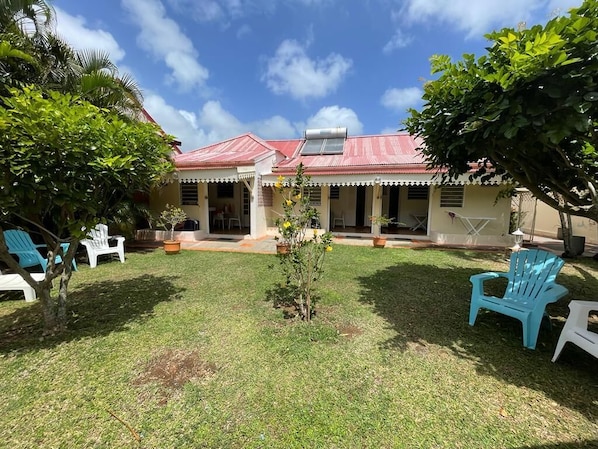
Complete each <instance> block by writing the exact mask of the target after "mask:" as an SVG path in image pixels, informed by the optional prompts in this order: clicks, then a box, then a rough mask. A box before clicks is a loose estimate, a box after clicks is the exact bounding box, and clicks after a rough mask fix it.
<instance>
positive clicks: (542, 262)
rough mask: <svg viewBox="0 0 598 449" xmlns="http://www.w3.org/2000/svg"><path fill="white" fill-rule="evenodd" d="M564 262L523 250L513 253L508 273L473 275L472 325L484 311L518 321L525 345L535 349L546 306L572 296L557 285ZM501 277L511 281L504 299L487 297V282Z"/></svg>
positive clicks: (470, 322)
mask: <svg viewBox="0 0 598 449" xmlns="http://www.w3.org/2000/svg"><path fill="white" fill-rule="evenodd" d="M564 263H565V261H564V260H563V259H561V258H560V257H558V256H555V255H554V254H552V253H549V252H547V251H542V250H528V251H526V250H522V251H518V252H513V254H511V262H510V267H509V272H508V273H497V272H489V273H481V274H475V275H473V276H471V277H470V278H469V280H470V281H471V283H472V284H473V287H472V291H471V304H470V308H469V325H470V326H473V325H474V324H475V320H476V317H477V315H478V310H479V309H480V308H484V309H488V310H492V311H494V312H498V313H502V314H503V315H507V316H510V317H513V318H517V319H518V320H520V321H521V323H522V324H523V346H525V347H526V348H529V349H535V348H536V342H537V340H538V333H539V332H540V325H541V323H542V318H543V316H544V315H545V313H546V312H545V308H546V305H547V304H550V303H552V302H555V301H557V300H558V299H560V298H562V297H563V296H565V295H566V294H567V293H568V290H567V289H566V288H565V287H563V286H562V285H560V284H557V283H556V282H555V279H556V277H557V275H558V274H559V271H560V270H561V268H562V267H563V265H564ZM499 277H504V278H507V279H508V283H507V287H506V290H505V293H504V295H503V297H502V298H498V297H496V296H487V295H486V294H485V293H484V282H485V281H487V280H489V279H496V278H499Z"/></svg>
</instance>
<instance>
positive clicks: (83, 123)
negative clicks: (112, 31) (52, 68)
mask: <svg viewBox="0 0 598 449" xmlns="http://www.w3.org/2000/svg"><path fill="white" fill-rule="evenodd" d="M10 93H11V95H12V96H10V97H6V98H3V101H4V104H5V107H4V108H0V167H1V169H2V178H1V179H2V182H1V183H0V209H1V210H2V213H3V216H2V226H5V225H6V224H8V223H12V224H14V223H15V222H17V221H19V222H20V223H21V224H24V225H25V226H26V227H27V228H28V229H35V230H41V232H42V235H43V237H44V240H45V241H46V243H47V244H48V248H49V249H50V251H51V252H54V253H58V252H60V251H61V249H60V243H64V242H70V243H71V245H70V248H69V251H68V253H67V254H63V259H64V262H65V263H64V264H62V265H60V266H55V265H54V264H53V263H50V264H49V268H48V272H47V274H46V279H47V281H48V282H47V283H46V284H44V285H37V286H36V287H35V288H36V291H38V294H39V296H40V298H41V299H42V302H43V303H44V307H45V309H46V312H47V311H48V310H51V311H54V312H52V313H49V312H48V313H47V315H46V327H49V328H55V327H58V328H61V327H63V326H64V325H65V323H64V322H61V320H62V318H63V317H64V310H61V308H60V307H58V304H62V303H63V302H64V303H65V299H66V285H64V291H63V284H65V283H66V284H68V279H69V278H70V262H71V261H72V258H73V256H74V252H75V250H76V247H77V244H78V242H79V239H80V238H82V237H83V236H84V234H85V231H84V229H85V228H87V229H89V228H91V227H93V226H95V224H97V223H98V222H99V221H101V220H103V219H106V217H109V216H110V211H111V210H112V209H113V208H114V207H115V206H116V205H118V204H119V203H120V202H121V201H122V200H123V198H126V197H128V196H131V195H132V193H133V192H134V191H137V190H148V189H149V188H150V187H152V186H153V185H155V184H156V183H157V182H160V180H161V179H163V177H164V175H165V174H166V173H168V172H169V171H171V170H172V169H173V165H172V162H171V160H170V157H169V156H170V152H171V147H170V146H169V145H168V142H167V140H168V139H169V137H168V136H166V137H164V136H162V135H161V134H160V133H159V130H158V128H157V127H156V126H155V125H153V124H150V123H141V122H131V121H128V120H124V119H123V118H122V117H121V116H120V115H118V114H117V113H116V112H111V111H109V110H105V109H100V108H98V107H96V106H94V105H92V104H90V103H89V102H86V101H84V100H81V99H80V98H78V97H76V96H73V95H70V94H66V95H65V94H61V93H58V92H51V91H50V92H45V93H43V92H42V91H41V90H39V89H36V88H32V87H26V88H24V89H23V90H17V89H13V90H11V92H10ZM2 226H0V231H2ZM2 240H3V239H2ZM2 243H3V242H0V248H1V251H0V256H1V257H2V260H3V261H5V262H6V263H7V264H8V265H9V266H10V267H11V268H12V269H14V270H15V271H17V272H19V273H22V274H23V275H24V276H25V277H26V278H27V275H26V272H25V271H24V270H22V269H20V267H18V265H17V264H16V262H15V261H14V260H12V258H11V257H10V256H9V255H8V253H7V252H6V251H5V248H4V245H3V244H2ZM50 262H53V258H52V257H50ZM63 274H64V275H63ZM60 275H63V276H62V277H61V288H60V290H61V292H60V294H61V295H64V298H62V299H60V298H57V299H56V300H53V299H52V298H50V297H49V282H50V281H51V280H52V279H53V278H56V277H58V276H60ZM44 290H47V291H44ZM42 291H44V292H42ZM59 309H60V310H59ZM57 313H58V315H57ZM48 317H53V318H54V319H53V321H52V319H51V318H48ZM48 320H50V322H48Z"/></svg>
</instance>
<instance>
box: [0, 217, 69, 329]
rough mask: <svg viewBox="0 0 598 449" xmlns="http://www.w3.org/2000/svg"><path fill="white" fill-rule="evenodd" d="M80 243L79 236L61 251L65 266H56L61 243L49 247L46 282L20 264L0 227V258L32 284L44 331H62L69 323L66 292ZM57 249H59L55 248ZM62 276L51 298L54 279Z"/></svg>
mask: <svg viewBox="0 0 598 449" xmlns="http://www.w3.org/2000/svg"><path fill="white" fill-rule="evenodd" d="M78 245H79V240H78V239H72V240H71V241H70V246H69V249H68V251H67V252H66V254H60V255H61V257H62V265H59V266H56V264H55V263H54V258H55V255H56V252H61V250H60V243H56V244H55V245H53V246H54V248H55V249H52V248H50V249H49V250H48V266H47V269H46V277H45V279H44V280H43V281H40V282H37V281H36V280H35V279H33V278H32V277H31V275H30V274H29V272H28V271H27V270H25V269H24V268H22V267H21V266H19V264H18V262H17V261H16V260H15V259H14V258H13V257H12V255H11V254H10V253H9V252H8V248H7V247H6V242H5V241H4V234H3V230H2V228H1V227H0V260H2V261H3V262H5V263H6V265H7V266H8V267H9V268H10V269H11V270H12V271H13V272H15V273H18V274H19V275H21V276H22V277H23V279H25V281H26V282H27V283H28V284H29V285H31V286H32V287H33V289H34V290H35V293H36V295H37V297H38V300H39V301H40V303H41V305H42V316H43V320H44V333H45V334H53V333H57V332H62V331H64V330H65V329H66V324H67V319H66V318H67V313H66V304H67V292H68V284H69V281H70V279H71V275H72V263H73V258H74V257H75V252H76V251H77V246H78ZM56 248H58V249H56ZM56 278H60V285H59V289H58V294H57V295H56V297H54V298H53V297H52V294H51V290H52V281H53V280H54V279H56Z"/></svg>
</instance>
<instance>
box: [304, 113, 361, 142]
mask: <svg viewBox="0 0 598 449" xmlns="http://www.w3.org/2000/svg"><path fill="white" fill-rule="evenodd" d="M336 127H345V128H347V131H348V132H349V135H351V136H357V135H360V134H362V133H363V123H361V122H360V121H359V118H358V117H357V114H356V113H355V111H353V110H352V109H349V108H342V107H340V106H336V105H335V106H326V107H323V108H322V109H320V110H319V111H318V112H316V113H315V114H314V115H312V116H311V117H309V118H308V119H307V121H306V123H305V124H297V128H299V129H301V130H305V129H312V128H336Z"/></svg>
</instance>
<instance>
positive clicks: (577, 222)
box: [521, 201, 598, 243]
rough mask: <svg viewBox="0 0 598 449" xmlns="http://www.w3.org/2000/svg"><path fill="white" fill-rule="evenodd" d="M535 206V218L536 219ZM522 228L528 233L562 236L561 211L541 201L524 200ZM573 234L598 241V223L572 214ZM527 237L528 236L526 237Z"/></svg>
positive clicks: (587, 239)
mask: <svg viewBox="0 0 598 449" xmlns="http://www.w3.org/2000/svg"><path fill="white" fill-rule="evenodd" d="M534 207H535V214H536V216H535V220H534ZM521 211H522V214H521V215H522V218H521V230H522V231H523V232H524V233H526V234H528V235H532V234H533V235H538V236H541V237H550V238H555V239H556V238H561V236H560V235H559V229H560V227H561V221H560V219H559V213H558V212H557V211H556V210H555V209H553V208H552V207H550V206H548V205H547V204H546V203H543V202H541V201H537V202H536V201H529V202H524V203H523V206H522V209H521ZM571 224H572V231H573V235H579V236H582V237H585V238H586V242H588V243H598V224H597V223H596V222H595V221H594V220H590V219H589V218H583V217H576V216H573V215H572V216H571ZM526 238H527V237H526Z"/></svg>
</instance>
